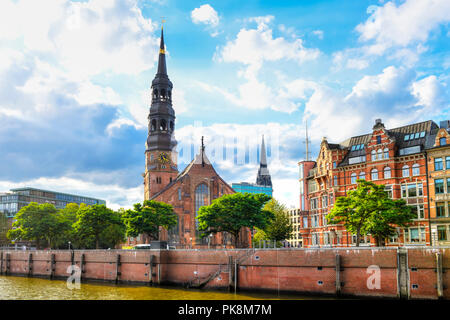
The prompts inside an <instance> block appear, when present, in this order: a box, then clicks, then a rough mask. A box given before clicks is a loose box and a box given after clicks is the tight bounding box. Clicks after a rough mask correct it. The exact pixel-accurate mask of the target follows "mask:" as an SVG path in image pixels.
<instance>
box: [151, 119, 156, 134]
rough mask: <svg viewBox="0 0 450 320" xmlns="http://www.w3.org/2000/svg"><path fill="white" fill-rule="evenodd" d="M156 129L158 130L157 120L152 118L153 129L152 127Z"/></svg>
mask: <svg viewBox="0 0 450 320" xmlns="http://www.w3.org/2000/svg"><path fill="white" fill-rule="evenodd" d="M155 130H156V120H155V119H153V120H152V129H151V131H155Z"/></svg>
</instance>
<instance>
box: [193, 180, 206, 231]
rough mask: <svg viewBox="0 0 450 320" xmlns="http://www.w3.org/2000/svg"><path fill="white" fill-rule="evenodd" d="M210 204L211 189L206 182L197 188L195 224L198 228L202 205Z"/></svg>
mask: <svg viewBox="0 0 450 320" xmlns="http://www.w3.org/2000/svg"><path fill="white" fill-rule="evenodd" d="M207 205H209V190H208V186H207V185H206V184H204V183H202V184H201V185H199V186H198V187H197V188H195V226H196V228H197V229H198V221H197V214H198V210H199V209H200V207H203V206H207Z"/></svg>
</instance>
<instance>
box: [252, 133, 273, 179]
mask: <svg viewBox="0 0 450 320" xmlns="http://www.w3.org/2000/svg"><path fill="white" fill-rule="evenodd" d="M256 184H257V185H260V186H266V187H272V179H271V178H270V173H269V169H267V156H266V145H265V143H264V135H263V136H262V143H261V160H260V163H259V170H258V176H257V177H256Z"/></svg>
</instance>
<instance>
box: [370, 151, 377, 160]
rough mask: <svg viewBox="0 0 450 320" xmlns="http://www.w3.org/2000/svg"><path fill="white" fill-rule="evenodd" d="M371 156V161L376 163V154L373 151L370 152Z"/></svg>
mask: <svg viewBox="0 0 450 320" xmlns="http://www.w3.org/2000/svg"><path fill="white" fill-rule="evenodd" d="M371 155H372V161H376V160H377V153H376V152H375V150H372V152H371Z"/></svg>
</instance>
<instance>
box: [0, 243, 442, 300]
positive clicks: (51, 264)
mask: <svg viewBox="0 0 450 320" xmlns="http://www.w3.org/2000/svg"><path fill="white" fill-rule="evenodd" d="M74 265H75V266H76V267H75V269H76V270H78V271H77V272H78V273H79V274H80V275H81V281H83V280H99V281H110V282H116V283H132V284H144V285H177V286H184V287H187V288H205V289H223V290H231V291H239V290H242V291H267V292H285V293H298V294H311V295H319V296H320V295H337V296H339V295H342V296H356V297H376V298H393V299H397V298H401V299H450V272H449V270H450V247H445V248H443V247H440V248H433V247H427V248H424V247H414V248H413V247H411V248H364V247H363V248H339V249H334V248H329V249H328V248H327V249H325V248H321V249H284V248H283V249H235V250H227V249H218V250H206V249H205V250H75V251H69V250H50V251H15V250H0V274H2V275H18V276H29V277H46V278H49V279H67V278H68V277H69V276H70V275H71V273H72V270H71V268H70V267H71V266H74ZM72 269H73V268H72Z"/></svg>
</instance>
